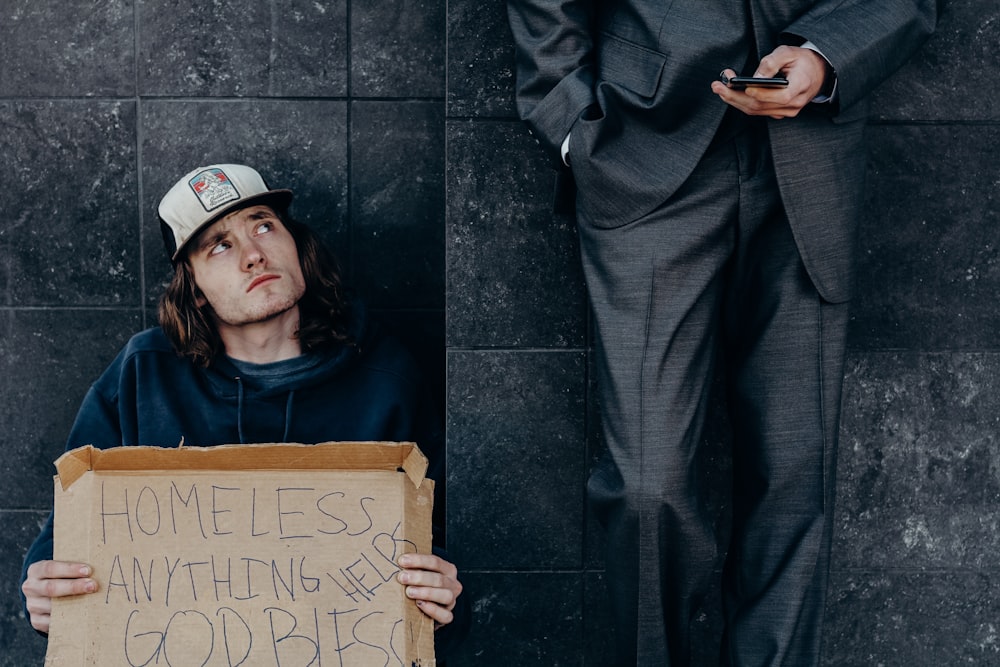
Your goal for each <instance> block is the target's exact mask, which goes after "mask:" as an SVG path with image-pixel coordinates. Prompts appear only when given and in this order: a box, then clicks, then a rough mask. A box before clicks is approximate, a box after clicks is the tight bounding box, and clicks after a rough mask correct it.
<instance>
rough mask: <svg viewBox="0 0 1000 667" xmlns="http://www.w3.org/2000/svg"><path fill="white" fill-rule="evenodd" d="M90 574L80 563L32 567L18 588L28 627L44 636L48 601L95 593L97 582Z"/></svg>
mask: <svg viewBox="0 0 1000 667" xmlns="http://www.w3.org/2000/svg"><path fill="white" fill-rule="evenodd" d="M92 574H93V569H92V568H91V567H90V566H89V565H86V564H84V563H67V562H64V561H57V560H41V561H38V562H37V563H32V564H31V566H30V567H29V568H28V576H27V578H26V579H25V580H24V583H23V584H22V585H21V592H23V593H24V598H25V601H26V602H27V607H28V613H29V614H31V626H32V627H33V628H35V630H38V631H39V632H44V633H46V634H48V632H49V623H50V621H51V618H52V599H53V598H60V597H68V596H71V595H83V594H86V593H93V592H95V591H96V590H97V582H96V581H94V579H92V578H91V575H92Z"/></svg>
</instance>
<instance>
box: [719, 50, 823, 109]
mask: <svg viewBox="0 0 1000 667" xmlns="http://www.w3.org/2000/svg"><path fill="white" fill-rule="evenodd" d="M827 70H828V65H827V63H826V61H825V60H823V56H821V55H819V54H818V53H816V52H815V51H812V50H810V49H803V48H801V47H798V46H779V47H778V48H776V49H775V50H774V51H772V52H771V53H769V54H768V55H766V56H764V57H763V58H761V61H760V64H759V65H758V66H757V71H756V72H754V76H764V77H770V76H784V77H785V78H786V79H788V86H786V87H785V88H755V87H753V86H748V87H747V88H746V90H734V89H732V88H729V87H727V86H726V84H724V83H722V82H721V81H713V82H712V92H713V93H715V94H716V95H718V96H719V97H720V98H722V101H724V102H725V103H726V104H730V105H732V106H734V107H736V108H737V109H739V110H740V111H742V112H743V113H745V114H747V115H749V116H770V117H771V118H792V117H794V116H797V115H798V114H799V112H800V111H801V110H802V109H803V107H805V106H806V105H807V104H809V103H810V102H812V100H813V99H814V98H815V97H816V96H817V95H819V92H820V91H821V90H822V89H823V84H824V83H825V81H826V76H827ZM725 74H726V76H735V75H736V72H734V71H733V70H731V69H727V70H725Z"/></svg>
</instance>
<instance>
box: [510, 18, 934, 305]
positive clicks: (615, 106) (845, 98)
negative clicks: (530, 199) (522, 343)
mask: <svg viewBox="0 0 1000 667" xmlns="http://www.w3.org/2000/svg"><path fill="white" fill-rule="evenodd" d="M508 16H509V19H510V25H511V29H512V32H513V35H514V40H515V44H516V47H517V63H518V72H517V102H518V110H519V113H520V115H521V117H522V118H523V119H524V120H525V121H526V122H527V124H528V126H529V128H530V129H531V131H532V133H533V134H534V135H535V137H536V138H537V139H538V141H539V142H540V143H541V144H542V145H543V146H544V147H545V148H546V149H548V150H549V151H550V153H551V154H552V155H553V156H556V155H557V154H558V150H559V146H560V144H561V143H562V141H563V140H564V139H565V137H566V136H567V134H568V133H569V132H570V130H572V135H571V146H570V155H571V156H572V164H573V177H574V179H575V181H576V184H577V186H578V194H577V197H576V205H577V208H578V211H579V213H580V215H581V216H582V217H584V218H585V219H586V220H587V222H588V223H589V224H594V225H598V226H603V227H614V226H618V225H624V224H627V223H628V222H631V221H633V220H635V219H636V218H638V217H640V216H642V215H643V214H645V213H648V212H649V211H651V210H652V209H653V208H655V207H656V206H658V205H659V204H661V203H662V202H664V201H665V200H666V199H667V198H669V197H670V195H671V194H672V193H673V192H674V191H675V190H676V189H677V188H678V187H679V186H680V184H681V183H683V182H684V180H685V179H686V178H687V177H688V176H689V175H690V173H691V172H692V170H693V169H694V167H695V165H696V164H697V162H698V160H700V159H701V157H702V155H703V154H704V152H705V150H706V148H707V147H708V146H709V144H710V143H711V141H712V139H713V138H714V137H715V134H716V132H717V130H718V129H719V126H720V123H721V121H722V118H723V115H724V114H725V112H726V109H727V105H725V104H724V103H723V102H722V101H720V100H719V99H718V98H717V97H716V96H715V95H714V94H713V93H712V92H711V90H710V87H709V86H710V83H711V82H712V81H713V80H714V79H715V78H717V77H718V74H719V72H720V71H721V70H722V69H723V68H725V67H732V68H734V69H736V70H737V72H740V73H747V74H750V73H752V72H753V70H754V68H755V66H756V60H757V58H758V55H757V54H760V55H765V54H767V53H770V52H771V51H772V50H773V49H774V48H775V47H776V46H778V45H779V44H792V45H798V44H801V43H802V42H804V41H806V40H809V41H811V42H812V43H813V44H815V45H816V47H817V48H818V49H819V51H820V52H821V53H822V54H823V55H824V56H825V57H826V58H827V59H828V60H829V61H830V63H831V64H832V65H833V67H834V69H835V71H836V73H837V103H836V104H835V105H810V106H809V107H807V108H806V109H805V110H803V112H802V113H801V114H799V116H798V117H796V118H794V119H784V120H778V121H773V120H769V121H768V129H769V133H770V138H771V146H772V153H773V155H774V166H775V171H776V173H777V177H778V183H779V187H780V189H781V196H782V200H783V201H784V203H785V208H786V211H787V213H788V217H789V220H790V222H791V225H792V230H793V233H794V235H795V238H796V242H797V244H798V247H799V251H800V252H801V254H802V257H803V259H804V261H805V265H806V269H807V270H808V271H809V273H810V276H811V277H812V279H813V282H814V283H815V285H816V287H817V289H818V290H819V292H820V294H821V295H822V296H823V297H824V298H825V299H827V300H829V301H833V302H840V301H845V300H847V299H848V298H849V297H850V294H851V292H852V289H853V280H854V278H853V276H854V257H855V250H854V243H855V236H856V226H857V221H858V219H859V217H860V212H861V206H862V203H863V201H862V200H863V196H864V192H863V185H864V173H865V155H864V146H863V141H864V138H863V134H864V125H865V119H866V118H867V116H868V103H867V95H868V94H869V93H870V92H871V91H872V90H873V89H874V88H875V86H877V85H878V84H879V83H880V82H882V81H883V80H884V79H885V78H887V77H888V76H889V75H890V74H891V73H892V72H894V71H895V70H896V69H897V68H898V67H900V66H901V65H902V64H903V63H904V62H905V61H906V60H907V59H908V58H909V57H910V55H911V54H912V53H913V51H914V50H915V49H916V48H917V47H918V46H919V45H920V44H921V43H922V41H923V40H924V38H926V37H927V35H929V34H930V33H931V32H932V31H933V29H934V25H935V22H936V2H935V0H818V1H816V0H618V1H610V0H564V1H562V2H556V1H554V0H508Z"/></svg>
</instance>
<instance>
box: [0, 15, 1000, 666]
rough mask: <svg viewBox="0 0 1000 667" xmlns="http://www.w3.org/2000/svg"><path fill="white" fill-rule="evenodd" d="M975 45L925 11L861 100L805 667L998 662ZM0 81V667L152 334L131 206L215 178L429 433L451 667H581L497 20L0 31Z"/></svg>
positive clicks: (577, 353)
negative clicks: (928, 34)
mask: <svg viewBox="0 0 1000 667" xmlns="http://www.w3.org/2000/svg"><path fill="white" fill-rule="evenodd" d="M997 43H1000V9H998V7H997V5H996V3H995V2H992V1H990V0H970V1H969V2H964V3H958V2H950V3H947V4H946V5H945V9H944V13H943V15H942V19H941V23H940V28H939V31H938V33H937V35H935V37H933V38H932V40H931V41H930V43H929V44H928V45H927V47H926V48H925V49H924V50H923V51H922V52H921V53H920V54H919V55H918V56H917V57H916V58H915V59H914V60H913V62H911V63H910V64H909V65H907V66H906V67H905V68H904V69H903V70H902V71H901V72H899V74H898V75H897V76H896V77H894V78H893V79H892V80H891V81H889V82H887V84H886V85H885V86H883V88H882V89H880V91H879V92H878V94H877V96H876V108H875V112H874V119H873V120H874V122H873V125H872V127H871V130H870V140H871V141H870V144H871V148H872V150H871V159H870V162H869V183H870V188H869V206H868V212H869V213H868V217H867V219H866V220H865V224H864V226H863V239H862V244H861V252H862V253H863V255H862V284H863V289H862V291H861V294H860V296H859V298H858V299H857V301H856V303H855V306H854V308H855V310H854V316H853V319H852V326H851V355H850V360H849V364H848V372H847V378H846V383H845V396H844V419H843V425H842V446H841V456H840V466H839V471H838V472H839V478H838V492H839V500H838V505H837V509H836V526H837V533H836V538H835V547H834V549H835V551H834V560H833V577H832V581H831V589H830V601H829V606H828V610H827V611H828V613H827V620H826V625H827V633H826V634H827V643H826V647H825V650H824V662H825V664H827V665H831V666H833V665H837V666H841V665H869V664H887V665H894V664H909V665H914V666H916V665H920V666H923V665H927V666H934V667H937V666H939V665H946V664H1000V641H998V639H997V635H996V629H995V628H996V621H995V619H996V616H997V612H998V606H1000V605H998V603H997V602H996V600H997V599H998V598H1000V594H998V588H1000V575H998V570H1000V562H998V560H1000V559H998V557H997V555H996V554H997V551H998V549H997V547H998V543H1000V538H998V537H997V535H998V533H1000V513H998V510H997V509H996V508H997V507H998V506H1000V504H998V500H1000V481H998V480H1000V472H998V471H1000V447H998V442H997V439H998V436H997V432H998V423H1000V422H998V417H997V415H998V414H1000V387H998V383H997V381H996V380H994V378H995V377H997V374H998V373H1000V355H998V351H1000V350H998V346H997V344H996V343H995V340H994V339H995V336H994V335H993V334H994V331H995V330H996V325H997V324H1000V322H998V318H1000V308H998V307H997V306H996V305H995V303H994V295H995V294H997V293H998V290H1000V268H998V266H1000V263H998V241H997V240H996V239H995V238H994V236H995V233H994V231H995V230H996V229H997V228H998V225H997V222H998V220H997V215H998V212H997V211H998V205H997V200H998V198H1000V181H998V180H997V173H998V172H997V168H996V155H997V153H998V152H1000V109H998V107H997V102H996V96H995V95H994V94H993V90H992V87H991V85H990V78H989V77H990V73H991V72H993V71H995V70H996V69H997V65H998V64H1000V63H998V62H997V59H996V51H995V46H996V44H997ZM0 65H2V66H0V155H2V156H3V158H4V159H3V161H2V162H0V192H3V193H4V195H3V196H4V203H5V206H4V221H3V222H2V223H0V365H2V366H0V371H2V372H0V399H2V400H0V404H2V407H0V446H2V447H3V451H4V452H5V455H4V457H3V459H2V463H0V473H2V474H3V475H4V479H5V480H6V481H5V482H4V484H2V485H0V557H2V560H0V667H7V666H14V665H18V666H21V665H29V664H41V662H42V656H43V655H44V649H45V645H44V640H42V639H41V638H39V637H37V636H36V635H35V634H34V633H33V632H32V631H31V630H30V628H29V627H28V626H27V624H26V622H25V621H24V620H23V618H22V617H21V612H20V602H19V596H18V594H17V587H16V584H17V580H18V571H19V568H20V561H21V557H22V555H23V553H24V550H25V549H26V548H27V546H28V544H29V543H30V541H31V539H32V538H33V537H34V534H35V532H36V531H37V529H38V525H39V523H40V522H41V521H42V520H44V517H45V515H46V512H47V509H48V507H49V506H50V503H51V486H52V481H51V475H52V472H53V470H52V466H51V461H52V460H53V459H54V458H55V457H56V456H58V454H59V453H60V452H61V450H62V446H63V439H64V438H65V434H66V432H67V430H68V428H69V424H70V423H71V421H72V419H73V415H74V413H75V410H76V407H77V405H78V404H79V401H80V399H81V398H82V396H83V393H84V392H85V391H86V389H87V387H88V385H89V383H90V382H91V381H92V380H93V378H94V377H96V375H97V374H98V373H99V372H100V371H101V370H102V369H103V367H104V366H105V365H106V364H107V363H108V361H109V360H110V359H111V357H112V356H113V355H114V354H115V353H116V352H117V350H118V348H119V347H120V346H121V344H122V343H123V342H124V341H125V340H126V339H127V337H128V336H129V335H130V334H131V333H133V332H135V331H137V330H139V329H141V328H143V327H145V326H149V325H150V324H151V323H152V322H153V320H152V308H153V306H154V304H155V302H156V298H157V296H158V294H159V290H160V289H161V287H160V286H161V283H162V281H163V280H164V279H165V277H166V276H167V263H166V262H165V260H164V258H163V251H162V248H161V243H160V238H159V232H158V230H157V229H156V227H155V224H154V220H155V205H156V202H157V201H158V198H159V196H160V195H161V194H162V192H163V191H164V190H165V189H166V188H167V187H168V186H169V185H170V184H171V182H172V181H173V180H174V179H175V178H176V177H177V176H178V175H179V173H181V172H182V171H184V170H186V169H188V168H189V167H191V166H193V165H194V164H196V163H207V162H211V161H221V160H234V161H247V162H251V163H253V164H257V165H260V167H261V169H262V170H263V171H264V172H265V174H266V176H268V177H269V180H270V181H271V182H273V183H275V184H281V185H287V186H289V187H292V188H293V189H294V190H295V191H296V201H295V204H294V207H293V211H294V212H295V213H296V215H297V216H298V217H300V218H302V219H303V220H305V221H307V222H309V223H310V224H312V225H313V226H314V227H315V228H317V229H318V230H319V231H320V234H321V235H322V236H323V237H324V238H325V239H327V240H328V241H329V242H330V243H331V244H332V245H333V246H334V247H335V248H336V250H337V252H338V255H339V256H340V258H341V260H342V262H343V264H344V266H345V269H346V270H347V272H348V274H349V275H350V277H351V280H352V282H353V284H354V285H355V286H357V287H358V289H359V290H360V291H361V292H362V293H363V294H364V295H365V296H366V298H367V299H368V300H369V301H370V303H371V304H372V306H373V307H374V308H375V310H376V312H377V314H378V315H379V316H381V317H382V318H383V319H384V320H385V321H386V322H387V323H388V324H389V325H390V326H392V327H393V328H395V329H397V330H398V331H399V332H400V334H401V336H402V337H403V338H404V339H405V340H407V341H409V343H410V344H411V346H412V347H413V349H414V351H415V352H416V353H417V354H418V356H419V358H420V360H421V362H422V364H423V365H424V367H425V368H426V370H427V373H428V376H429V378H430V381H431V382H432V386H433V387H434V388H435V390H437V392H438V394H439V395H440V396H441V399H442V402H443V403H444V404H445V405H446V407H447V425H448V446H449V456H450V470H449V486H448V493H449V523H450V526H449V541H450V547H451V549H452V552H453V555H454V557H455V558H456V560H457V561H458V562H459V565H460V567H461V568H462V570H463V572H464V580H465V582H466V585H467V595H469V597H470V599H471V602H472V606H473V610H474V614H475V627H474V630H473V634H472V636H471V637H470V639H469V640H468V641H467V642H466V644H465V645H464V646H463V647H462V648H461V651H460V655H459V656H457V658H456V659H455V660H452V661H450V664H452V665H470V666H471V665H475V666H476V667H481V666H486V667H488V666H489V665H540V666H541V665H544V666H549V665H576V666H579V665H604V664H607V661H608V659H609V658H608V656H609V654H608V650H609V647H610V643H611V634H610V633H611V630H610V628H609V627H608V625H607V612H606V609H605V606H604V601H603V596H604V591H605V583H604V579H603V572H602V569H603V564H602V563H603V560H602V556H601V553H602V549H603V536H602V534H601V532H600V530H599V528H598V527H597V526H596V524H595V522H594V521H593V519H592V518H591V517H589V516H588V513H587V511H586V508H585V502H584V494H583V484H584V481H585V479H586V473H587V469H588V467H589V465H590V462H591V461H592V460H593V457H594V456H595V454H596V452H597V451H599V450H600V447H601V443H600V441H599V437H598V436H597V434H596V429H595V422H596V419H595V414H596V410H597V406H596V405H595V404H594V400H593V392H592V387H591V384H592V377H591V373H590V364H591V362H592V359H591V338H590V334H589V330H588V321H587V307H586V294H585V290H584V288H583V284H582V279H581V275H580V269H579V266H578V261H577V251H578V248H577V245H576V236H575V234H576V232H575V228H574V225H573V222H572V220H568V219H563V218H554V217H553V216H552V215H551V214H550V210H551V199H552V172H551V171H550V169H549V167H548V165H547V164H546V162H545V159H544V158H543V156H542V155H540V153H539V152H538V148H537V147H536V146H535V143H534V142H533V141H532V140H531V139H530V137H528V135H527V133H526V132H525V130H524V128H523V126H522V125H521V123H520V122H519V121H517V119H516V113H515V109H514V98H513V83H514V64H513V47H512V44H511V40H510V36H509V31H508V28H507V23H506V15H505V11H504V6H503V3H502V2H473V1H470V0H451V1H450V2H445V0H425V1H421V0H394V1H393V2H386V1H384V0H372V1H371V2H368V1H366V2H360V1H358V0H267V1H265V2H257V3H240V2H235V1H232V0H220V1H218V2H214V3H209V4H207V5H206V4H205V3H201V2H196V1H195V0H181V1H180V2H172V3H163V2H155V1H153V0H106V1H105V2H101V3H85V2H78V1H76V0H72V1H69V2H67V1H66V0H7V1H6V2H4V3H3V9H2V10H0ZM710 436H711V442H709V443H708V448H707V449H706V455H707V456H709V457H710V458H711V465H710V466H709V468H710V471H711V472H710V474H711V475H712V476H713V477H712V481H713V482H715V483H719V484H723V483H724V481H725V479H726V470H727V466H728V460H727V457H726V455H725V448H724V444H725V442H724V441H725V438H724V434H723V433H713V434H710ZM724 495H725V494H724V493H722V492H720V495H719V498H718V502H717V505H718V507H719V509H720V529H723V530H724V528H725V516H724V511H722V510H724V509H725V505H726V503H725V497H724ZM717 628H718V614H717V609H716V608H715V607H714V606H713V605H712V604H708V605H706V608H705V610H704V613H703V614H702V615H701V616H700V617H699V618H698V619H697V627H696V632H697V635H698V637H700V638H701V639H700V641H699V651H698V657H697V663H698V664H704V665H709V664H711V656H713V654H714V644H715V642H716V641H717V639H716V637H717Z"/></svg>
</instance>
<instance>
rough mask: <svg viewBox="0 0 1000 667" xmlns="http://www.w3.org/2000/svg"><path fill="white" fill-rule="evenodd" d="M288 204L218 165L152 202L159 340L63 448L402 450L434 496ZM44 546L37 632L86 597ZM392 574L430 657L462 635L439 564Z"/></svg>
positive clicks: (411, 562) (398, 367)
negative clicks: (162, 280)
mask: <svg viewBox="0 0 1000 667" xmlns="http://www.w3.org/2000/svg"><path fill="white" fill-rule="evenodd" d="M291 199H292V193H291V191H289V190H270V189H268V187H267V186H266V185H265V183H264V181H263V179H262V178H261V176H260V174H258V173H257V172H256V171H255V170H253V169H251V168H250V167H246V166H242V165H234V164H220V165H213V166H209V167H203V168H199V169H196V170H194V171H192V172H191V173H189V174H187V175H186V176H185V177H184V178H182V179H181V180H180V181H178V183H177V184H176V185H174V187H173V188H171V189H170V191H169V192H167V194H166V196H164V198H163V200H162V201H161V202H160V206H159V214H160V221H161V227H162V230H163V235H164V241H165V243H166V245H167V249H168V252H169V254H170V257H171V260H172V261H173V263H174V269H175V272H174V277H173V280H172V282H171V284H170V285H169V287H168V288H167V290H166V292H165V294H164V295H163V298H162V299H161V302H160V308H159V320H160V327H158V328H154V329H150V330H148V331H144V332H142V333H139V334H137V335H136V336H134V337H133V338H132V339H131V340H130V341H129V343H128V344H127V345H126V347H125V349H124V350H122V352H121V353H120V354H119V355H118V357H117V358H116V359H115V361H114V362H113V363H112V364H111V366H110V367H109V368H108V369H107V370H106V371H105V372H104V374H103V375H101V377H100V378H99V379H98V380H97V382H96V383H95V384H94V385H93V386H92V387H91V389H90V391H89V392H88V393H87V396H86V398H85V399H84V402H83V405H82V406H81V408H80V411H79V414H78V415H77V419H76V422H75V424H74V426H73V429H72V431H71V433H70V436H69V439H68V442H67V449H73V448H75V447H78V446H81V445H85V444H93V445H95V446H98V447H104V448H107V447H116V446H129V445H157V446H177V445H178V444H179V443H180V442H181V441H182V440H183V442H184V445H185V446H208V445H221V444H227V443H254V442H301V443H316V442H324V441H336V440H354V441H368V440H373V441H378V440H388V441H413V442H416V443H417V444H418V445H419V446H420V448H421V450H422V451H423V452H424V453H425V454H426V455H427V457H428V459H429V461H430V467H429V470H428V476H429V477H431V478H432V479H434V480H435V481H436V482H437V483H438V488H441V483H442V482H443V480H444V439H443V433H442V429H441V425H440V422H439V419H438V418H437V416H436V414H435V412H434V410H433V408H432V406H431V405H430V404H429V402H428V400H427V393H426V392H425V391H424V387H423V386H422V385H421V382H420V378H419V376H418V372H417V370H416V368H415V366H414V363H413V361H412V360H411V358H410V357H409V356H408V355H407V353H406V352H405V351H404V350H403V348H402V347H401V346H400V345H399V344H398V343H397V342H395V341H394V340H392V339H390V338H388V337H386V336H383V335H381V334H380V333H379V331H378V330H377V328H376V327H374V326H373V325H371V324H370V323H369V322H368V320H367V319H366V317H365V311H364V309H363V307H362V305H361V304H360V303H359V302H356V301H351V300H349V299H348V298H347V296H346V294H345V291H344V288H343V286H342V284H341V281H340V276H339V274H338V272H337V268H336V265H335V262H334V261H333V258H332V256H330V255H329V253H328V252H327V251H326V250H325V248H324V247H323V245H322V243H320V241H319V240H318V238H317V237H316V236H315V235H314V234H313V233H312V232H311V231H310V230H309V229H308V228H307V227H305V226H303V225H301V224H299V223H298V222H296V221H295V220H293V219H292V218H291V217H290V216H289V215H288V213H287V208H288V205H289V203H290V202H291ZM440 510H442V507H441V503H440V502H439V503H436V504H435V513H436V521H435V523H436V524H438V523H439V521H438V520H437V519H438V518H440V517H443V513H441V512H440ZM435 532H436V533H437V531H436V530H435ZM52 539H53V535H52V518H51V517H50V518H49V521H48V523H47V524H46V526H45V528H44V529H43V531H42V533H41V535H39V537H38V538H37V539H36V540H35V543H34V544H33V545H32V546H31V548H30V549H29V551H28V554H27V556H26V558H25V565H24V570H23V573H22V579H23V583H22V586H21V590H22V592H23V594H24V597H25V609H26V612H27V614H28V616H29V618H30V620H31V624H32V626H33V627H34V628H35V629H36V630H38V631H39V632H41V633H47V632H48V629H49V618H50V613H51V609H52V598H56V597H61V596H67V595H79V594H84V593H92V592H94V591H96V590H97V584H96V582H95V581H94V580H93V579H92V578H91V577H90V575H91V568H90V567H89V565H88V564H86V563H66V562H57V561H53V560H51V559H52ZM435 539H436V540H437V535H435ZM399 565H400V567H401V568H402V569H401V572H400V573H399V575H398V577H399V580H400V582H401V583H403V584H404V585H406V594H407V595H408V596H409V597H410V598H412V599H413V600H414V601H415V603H416V604H417V605H418V606H419V607H420V609H421V610H423V612H424V613H426V614H427V615H428V616H429V617H431V618H432V619H434V621H435V627H436V628H439V630H438V632H437V635H436V640H437V641H436V644H437V646H438V651H439V653H441V654H443V653H446V652H447V649H448V646H449V645H451V644H453V643H454V642H455V641H457V639H459V638H460V636H461V635H462V634H463V633H464V632H465V630H466V628H467V625H468V622H469V618H468V611H469V610H468V605H467V604H464V599H463V598H461V597H460V593H461V592H462V585H461V583H459V580H458V575H457V570H456V568H455V566H454V565H453V564H451V563H450V562H448V561H447V560H445V559H444V558H442V557H441V556H440V555H435V554H406V555H404V556H403V557H402V558H401V559H400V562H399ZM460 603H462V604H460Z"/></svg>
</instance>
